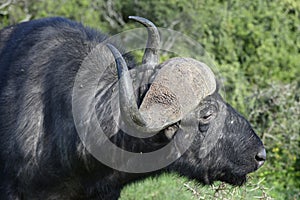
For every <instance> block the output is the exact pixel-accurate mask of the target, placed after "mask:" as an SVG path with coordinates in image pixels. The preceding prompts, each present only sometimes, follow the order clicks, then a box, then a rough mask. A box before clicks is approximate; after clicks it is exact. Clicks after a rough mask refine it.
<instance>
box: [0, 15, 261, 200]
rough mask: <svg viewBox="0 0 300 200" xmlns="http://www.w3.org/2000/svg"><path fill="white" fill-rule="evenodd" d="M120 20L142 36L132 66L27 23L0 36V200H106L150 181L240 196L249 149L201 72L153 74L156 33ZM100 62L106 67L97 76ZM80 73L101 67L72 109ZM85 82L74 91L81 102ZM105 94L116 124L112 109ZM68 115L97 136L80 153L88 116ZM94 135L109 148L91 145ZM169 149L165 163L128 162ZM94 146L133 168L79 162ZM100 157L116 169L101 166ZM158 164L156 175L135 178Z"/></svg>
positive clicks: (84, 39)
mask: <svg viewBox="0 0 300 200" xmlns="http://www.w3.org/2000/svg"><path fill="white" fill-rule="evenodd" d="M130 18H131V19H133V20H135V21H138V22H140V23H142V24H143V25H144V26H145V27H146V28H147V30H148V40H147V47H146V49H145V53H144V56H143V62H142V65H141V66H136V64H135V61H134V59H133V56H131V55H129V54H124V53H123V54H124V55H122V52H123V50H122V47H119V45H118V44H117V43H114V42H105V40H106V39H107V37H106V36H105V35H104V34H102V33H100V32H98V31H97V30H93V29H91V28H88V27H85V26H83V25H82V24H80V23H77V22H74V21H70V20H68V19H64V18H60V17H54V18H45V19H39V20H32V21H29V22H24V23H20V24H17V25H13V26H10V27H7V28H4V29H3V30H1V32H0V199H14V200H17V199H18V200H20V199H30V200H35V199H36V200H38V199H45V200H46V199H48V200H50V199H76V200H78V199H106V200H107V199H117V198H118V197H119V196H120V191H121V189H122V188H123V187H124V185H126V184H128V183H131V182H133V181H136V180H139V179H142V178H145V177H149V176H154V175H158V174H160V173H161V172H177V173H178V174H180V175H182V176H186V177H188V178H190V179H196V180H197V181H199V182H200V183H203V184H211V183H213V182H214V181H217V180H220V181H224V182H227V183H230V184H232V185H242V184H243V183H244V182H245V181H246V175H247V174H248V173H250V172H253V171H255V170H256V169H258V168H259V167H260V166H262V165H263V163H264V161H265V159H266V151H265V149H264V146H263V144H262V142H261V140H260V139H259V137H258V136H257V135H256V133H255V132H254V130H253V128H252V127H251V125H250V124H249V122H248V121H247V120H246V119H245V118H244V117H243V116H241V115H240V114H239V113H238V112H237V111H236V110H235V109H234V108H232V107H231V106H230V105H229V104H228V103H226V102H225V101H224V100H223V99H222V97H221V96H220V94H219V90H218V86H217V82H216V80H215V76H214V74H213V73H212V71H211V70H210V68H209V67H208V66H207V65H205V64H204V63H202V62H199V61H197V60H194V59H192V58H181V57H179V58H178V57H177V58H171V59H170V60H167V61H165V62H163V63H158V60H159V57H158V49H159V41H160V35H159V31H158V30H157V28H156V27H155V25H154V24H153V23H152V22H150V21H149V20H147V19H144V18H141V17H130ZM99 45H100V46H101V48H100V50H99V49H98V50H97V51H96V52H98V54H97V53H93V51H95V49H97V48H98V47H99ZM101 49H102V50H101ZM120 52H121V53H120ZM106 59H107V60H112V61H113V62H112V63H111V64H110V65H108V66H107V67H106V68H105V69H104V68H103V67H104V65H103V63H104V62H106V61H105V60H106ZM84 63H85V64H84ZM82 66H88V69H90V70H91V71H93V66H101V67H100V70H101V69H102V68H103V74H102V76H101V77H100V75H99V80H98V84H97V87H96V92H95V94H93V95H91V96H90V97H89V96H88V95H80V94H81V93H79V95H78V98H75V99H74V86H75V85H76V77H77V76H78V73H79V71H80V68H81V67H82ZM94 74H95V73H94ZM88 82H89V81H87V82H84V83H83V84H82V87H81V90H80V87H78V88H77V89H78V90H80V91H82V92H85V91H86V90H87V88H88V87H87V84H88ZM85 84H86V85H85ZM115 91H118V98H117V103H118V105H119V106H117V108H119V109H118V112H115V111H114V110H113V109H112V104H113V103H112V99H113V98H112V95H113V94H114V92H115ZM89 98H91V99H94V100H95V104H93V105H90V104H89V102H88V99H89ZM76 103H78V104H76ZM75 104H76V105H82V106H83V107H84V106H86V107H87V109H88V108H91V109H93V110H95V113H96V116H97V118H96V119H97V120H98V122H99V124H100V125H101V127H102V131H103V132H101V133H99V132H97V133H95V132H96V131H94V132H93V131H86V132H85V134H83V136H84V137H87V138H88V139H87V140H89V141H95V142H94V143H93V142H92V143H93V144H91V145H89V144H87V143H85V138H82V135H80V133H79V132H81V131H82V130H80V131H78V130H79V129H80V127H82V126H81V125H82V124H85V125H89V124H90V121H89V119H90V118H92V115H93V113H94V112H88V111H87V112H86V113H77V114H76V117H77V116H79V120H78V121H77V122H78V124H76V123H77V122H76V120H77V118H76V119H75V117H74V110H76V109H78V106H74V105H75ZM80 117H82V119H81V118H80ZM122 126H124V127H125V128H122ZM78 128H79V129H78ZM125 129H127V130H130V131H129V132H131V133H133V135H132V134H131V133H130V134H129V133H128V132H127V131H125ZM90 130H93V129H90ZM95 130H96V129H95ZM97 134H98V135H100V136H99V137H102V135H106V136H107V138H108V139H109V141H104V142H103V141H98V140H97V137H98V136H97ZM134 134H136V135H134ZM172 141H175V142H174V143H172V145H170V146H171V147H170V148H169V149H168V151H167V154H166V155H165V156H163V157H158V158H157V160H154V161H153V162H149V163H147V162H140V161H139V160H140V159H143V158H144V157H145V156H147V155H150V154H149V153H151V152H155V151H158V150H159V149H162V148H165V147H167V146H168V144H169V143H171V142H172ZM187 141H191V142H190V143H188V142H187ZM105 142H112V143H113V144H114V145H115V146H116V147H118V148H119V149H123V150H124V151H123V152H124V155H125V153H127V152H132V153H134V156H135V155H136V154H137V155H141V158H140V157H138V156H136V157H132V158H131V157H129V158H128V157H124V156H123V157H122V155H121V156H120V155H119V154H118V153H115V152H114V151H110V150H107V152H106V151H105V150H104V151H103V149H102V150H101V153H100V161H99V159H98V158H97V156H96V155H94V154H92V153H91V151H92V150H93V149H94V148H95V149H97V148H98V147H99V148H101V146H103V145H105V144H106V143H105ZM212 144H213V145H212ZM97 145H98V147H97ZM181 150H182V151H181ZM158 152H159V151H158ZM164 153H165V152H164ZM168 153H169V154H168ZM169 155H170V156H169ZM102 157H104V158H106V159H108V160H109V159H110V160H109V161H110V162H111V163H117V164H116V165H114V164H112V166H110V165H109V164H107V163H103V162H101V158H102ZM169 157H172V159H171V160H172V162H170V163H168V164H167V165H166V166H163V167H159V168H158V169H156V170H151V169H150V168H149V170H145V171H143V169H146V168H147V167H149V166H150V167H151V166H153V164H155V165H159V164H160V163H163V162H165V161H167V160H168V159H169ZM128 166H131V168H129V167H128ZM135 167H136V168H135ZM122 169H124V170H122ZM130 169H133V170H130ZM134 169H136V171H134Z"/></svg>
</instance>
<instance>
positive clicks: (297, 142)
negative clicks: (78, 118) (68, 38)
mask: <svg viewBox="0 0 300 200" xmlns="http://www.w3.org/2000/svg"><path fill="white" fill-rule="evenodd" d="M57 15H59V16H65V17H68V18H71V19H74V20H77V21H81V22H82V23H84V24H85V25H89V26H91V27H94V28H97V29H100V30H102V31H103V32H105V33H108V34H109V33H111V34H114V33H118V32H120V31H122V30H126V29H129V28H132V27H135V26H139V25H137V24H135V23H131V22H128V16H129V15H139V16H143V17H146V18H148V19H150V20H152V21H153V22H155V24H156V25H157V26H159V27H164V28H171V29H174V30H177V31H180V32H182V33H185V34H186V35H188V36H190V37H192V38H193V39H195V40H197V41H198V42H199V43H201V44H202V45H203V46H204V47H205V49H206V50H207V51H208V52H209V53H210V55H211V56H212V58H213V60H214V61H215V62H216V65H217V66H218V70H219V71H220V73H221V75H222V78H223V82H224V84H225V86H224V87H225V91H226V95H227V96H226V98H227V101H229V102H230V103H231V104H233V105H234V106H235V107H236V108H237V109H238V110H239V111H240V112H241V113H243V114H244V115H245V116H247V118H249V119H250V121H251V123H252V124H253V126H254V127H255V129H256V131H257V133H258V134H259V135H260V137H261V138H262V140H263V142H264V144H265V146H266V149H267V154H268V159H267V162H266V164H265V165H264V167H263V168H261V169H260V170H259V171H258V172H257V173H254V174H252V175H251V176H250V178H249V179H250V181H249V182H248V183H247V184H246V185H245V186H243V187H240V188H234V187H231V186H229V185H226V184H223V183H216V184H214V185H212V186H205V187H203V186H200V185H198V184H197V183H195V182H193V181H189V180H186V179H184V178H181V177H177V175H167V174H165V175H163V176H160V177H158V178H151V179H147V180H145V181H144V182H138V183H135V184H132V185H130V186H128V187H126V189H125V190H123V192H122V196H121V199H122V200H126V199H300V136H299V135H300V103H299V98H300V97H299V96H300V78H299V77H300V66H299V54H300V1H298V0H248V1H246V0H228V1H225V0H200V1H198V0H194V1H190V0H189V1H187V0H169V1H162V0H154V1H139V0H135V1H131V0H114V1H112V0H93V1H92V0H56V1H50V0H49V1H46V0H38V1H37V0H0V28H3V27H4V26H7V25H10V24H15V23H19V22H22V21H27V20H31V19H36V18H41V17H49V16H57ZM174 45H176V44H174Z"/></svg>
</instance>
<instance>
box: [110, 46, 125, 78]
mask: <svg viewBox="0 0 300 200" xmlns="http://www.w3.org/2000/svg"><path fill="white" fill-rule="evenodd" d="M106 46H107V47H108V48H109V50H110V51H111V53H112V55H113V56H114V58H115V62H116V65H117V71H118V77H119V78H121V76H122V74H123V73H124V71H128V67H127V65H126V62H125V60H124V58H123V57H122V54H121V53H120V51H119V50H118V49H117V48H116V47H115V46H114V45H112V44H109V43H107V44H106Z"/></svg>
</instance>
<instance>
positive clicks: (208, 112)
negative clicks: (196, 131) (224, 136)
mask: <svg viewBox="0 0 300 200" xmlns="http://www.w3.org/2000/svg"><path fill="white" fill-rule="evenodd" d="M216 116H217V107H216V105H210V106H208V107H205V108H204V109H203V110H201V111H200V115H199V118H198V120H199V123H200V124H203V125H205V124H209V123H210V122H211V121H212V120H213V119H214V118H215V117H216Z"/></svg>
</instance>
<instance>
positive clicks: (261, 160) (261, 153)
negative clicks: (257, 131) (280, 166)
mask: <svg viewBox="0 0 300 200" xmlns="http://www.w3.org/2000/svg"><path fill="white" fill-rule="evenodd" d="M266 158H267V153H266V149H265V148H263V149H261V150H260V151H259V152H258V153H257V154H256V156H255V160H256V161H257V163H258V168H260V167H261V166H262V165H263V164H264V162H265V161H266Z"/></svg>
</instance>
